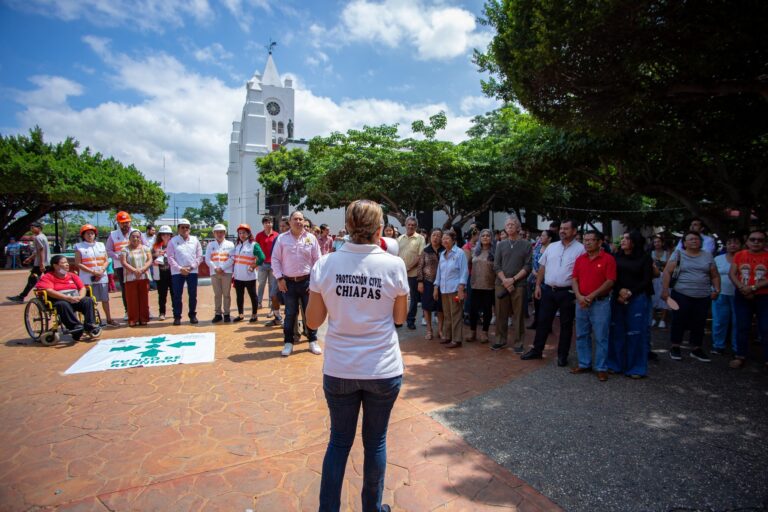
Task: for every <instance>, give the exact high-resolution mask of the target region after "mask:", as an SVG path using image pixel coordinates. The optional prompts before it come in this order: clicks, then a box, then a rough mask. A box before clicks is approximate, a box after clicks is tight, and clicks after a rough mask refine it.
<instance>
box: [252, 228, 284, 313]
mask: <svg viewBox="0 0 768 512" xmlns="http://www.w3.org/2000/svg"><path fill="white" fill-rule="evenodd" d="M261 225H262V226H264V230H263V231H260V232H259V233H258V234H257V235H256V243H257V244H259V247H261V250H262V252H263V253H264V257H265V260H264V263H262V264H261V265H259V290H258V292H259V293H257V294H256V297H258V303H259V307H261V301H262V300H263V299H264V287H265V286H267V284H269V290H268V291H269V298H268V299H267V302H269V303H270V304H271V308H272V310H271V311H270V313H269V314H267V317H274V319H273V320H272V322H270V323H271V324H272V325H280V323H281V322H282V319H281V318H280V300H279V299H278V297H277V279H275V274H274V273H273V272H272V246H273V245H274V243H275V239H277V236H278V233H277V232H276V231H274V230H273V229H272V216H270V215H265V216H264V217H263V218H262V219H261Z"/></svg>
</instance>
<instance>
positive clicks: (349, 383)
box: [320, 375, 403, 512]
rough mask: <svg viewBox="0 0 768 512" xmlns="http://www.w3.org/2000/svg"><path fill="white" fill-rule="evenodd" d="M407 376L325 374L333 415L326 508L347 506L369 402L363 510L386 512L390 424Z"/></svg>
mask: <svg viewBox="0 0 768 512" xmlns="http://www.w3.org/2000/svg"><path fill="white" fill-rule="evenodd" d="M402 383H403V376H402V375H401V376H399V377H392V378H390V379H373V380H352V379H340V378H338V377H331V376H329V375H323V391H324V392H325V400H326V402H328V410H329V412H330V416H331V438H330V440H329V441H328V449H327V450H326V451H325V458H324V459H323V476H322V478H321V480H320V512H336V511H338V510H339V508H340V507H341V485H342V483H343V481H344V470H345V468H346V467H347V458H348V457H349V451H350V449H352V444H353V443H354V442H355V430H356V429H357V417H358V415H359V413H360V405H361V404H362V406H363V449H364V453H365V459H364V462H363V491H362V494H361V496H362V500H363V508H362V510H363V512H380V511H381V496H382V494H383V493H384V475H385V472H386V469H387V427H388V426H389V415H390V413H391V412H392V406H393V405H394V404H395V400H397V395H398V394H399V393H400V386H401V385H402Z"/></svg>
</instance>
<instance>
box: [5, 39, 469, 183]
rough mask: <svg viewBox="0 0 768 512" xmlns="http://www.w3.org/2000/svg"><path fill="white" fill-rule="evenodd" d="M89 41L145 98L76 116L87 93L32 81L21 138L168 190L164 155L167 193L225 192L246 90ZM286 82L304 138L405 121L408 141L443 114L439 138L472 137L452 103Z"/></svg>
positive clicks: (119, 78) (67, 83) (122, 81)
mask: <svg viewBox="0 0 768 512" xmlns="http://www.w3.org/2000/svg"><path fill="white" fill-rule="evenodd" d="M86 42H87V43H88V44H89V45H90V46H91V48H93V49H94V51H96V52H97V53H98V55H99V56H100V57H101V59H102V60H103V61H104V63H105V64H106V65H107V67H108V68H109V69H110V70H111V71H110V73H111V75H110V76H108V77H107V78H108V80H107V82H108V83H110V84H112V85H113V86H114V87H115V88H117V89H125V90H129V91H131V92H132V93H134V94H136V93H137V94H139V95H140V97H141V99H140V100H138V101H135V102H133V103H126V102H118V101H110V102H105V103H101V104H97V105H93V106H89V107H86V108H81V109H76V108H73V107H72V106H71V104H70V102H69V101H68V100H69V99H70V98H71V97H74V96H79V97H80V99H79V102H84V103H88V102H87V101H85V100H87V94H88V89H87V88H86V87H84V86H83V85H81V84H79V83H77V82H75V81H72V80H70V79H68V78H64V77H59V76H33V77H31V78H30V81H31V82H32V84H34V87H33V88H31V90H29V91H23V92H18V93H17V94H16V95H15V100H16V101H17V102H18V103H20V104H21V105H22V107H23V110H22V111H21V112H20V113H19V114H18V122H19V126H18V128H17V130H18V132H20V133H24V132H26V131H27V130H28V129H29V128H31V127H33V126H35V125H39V126H40V127H42V129H43V131H44V132H45V135H46V139H47V140H49V141H58V140H63V139H64V138H66V137H67V136H73V137H75V138H76V139H78V140H79V141H80V143H81V146H82V147H86V146H88V147H90V148H91V149H92V150H93V151H99V152H101V153H103V154H105V155H109V156H114V157H115V158H117V159H118V160H120V161H121V162H123V163H124V164H126V165H128V164H134V165H135V166H136V167H137V168H138V169H139V170H141V171H142V172H143V173H144V175H145V176H146V177H148V178H149V179H152V180H155V181H160V182H162V180H163V157H165V159H166V169H167V174H166V178H167V185H168V190H170V191H173V192H180V191H191V190H195V191H196V190H197V188H196V186H197V182H198V178H202V190H203V191H209V192H221V191H226V187H227V179H226V169H227V164H228V159H229V158H228V150H229V138H230V133H231V129H232V122H233V121H235V120H239V118H240V113H241V109H242V107H243V103H244V101H245V89H244V87H243V86H238V87H229V86H227V85H226V84H224V83H223V82H222V81H221V80H219V79H218V78H215V77H212V76H204V75H200V74H198V73H195V72H192V71H190V70H189V69H187V68H185V66H184V65H183V64H182V63H180V62H179V61H178V60H176V59H175V58H173V57H171V56H169V55H167V54H163V53H157V54H152V55H148V56H143V57H142V58H132V57H130V56H127V55H125V54H120V53H113V52H112V51H111V50H110V46H109V41H107V40H104V39H99V38H92V37H91V38H87V39H86ZM285 76H291V78H293V80H294V87H296V119H295V122H296V136H297V137H304V138H311V137H313V136H316V135H328V134H330V133H331V132H332V131H340V132H346V131H347V130H349V129H350V128H361V127H362V126H363V125H379V124H383V123H386V124H394V123H399V124H400V127H401V135H402V136H409V135H411V131H410V124H411V122H413V121H415V120H417V119H424V120H426V119H427V118H428V117H429V116H431V115H433V114H435V113H437V112H439V111H440V110H444V111H446V112H447V114H448V128H447V130H445V131H442V132H439V134H438V137H439V138H441V139H444V140H452V141H455V142H458V141H460V140H463V139H465V138H466V136H465V132H466V130H467V129H468V128H469V126H470V119H471V114H473V113H471V112H469V111H465V112H462V114H463V115H454V113H453V112H451V110H450V108H449V107H448V105H446V104H444V103H428V104H420V105H409V104H404V103H400V102H396V101H389V100H382V99H377V98H355V99H345V100H342V101H334V100H333V99H331V98H328V97H323V96H317V95H315V94H314V93H312V91H311V90H308V89H307V88H306V87H305V86H304V82H303V80H301V78H300V77H296V76H294V75H285ZM94 83H98V82H94ZM467 106H469V103H467ZM476 113H480V112H474V114H476Z"/></svg>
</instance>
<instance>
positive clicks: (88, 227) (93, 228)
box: [80, 224, 99, 237]
mask: <svg viewBox="0 0 768 512" xmlns="http://www.w3.org/2000/svg"><path fill="white" fill-rule="evenodd" d="M86 231H93V234H95V235H98V234H99V230H98V229H96V226H94V225H93V224H83V227H81V228H80V236H81V237H82V236H83V233H85V232H86Z"/></svg>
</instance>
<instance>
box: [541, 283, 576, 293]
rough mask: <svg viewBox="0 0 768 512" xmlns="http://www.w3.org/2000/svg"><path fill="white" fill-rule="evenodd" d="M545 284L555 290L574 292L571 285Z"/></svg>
mask: <svg viewBox="0 0 768 512" xmlns="http://www.w3.org/2000/svg"><path fill="white" fill-rule="evenodd" d="M544 286H546V287H547V288H549V289H550V290H552V291H553V292H564V291H569V292H573V288H571V287H570V286H550V285H548V284H544Z"/></svg>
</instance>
